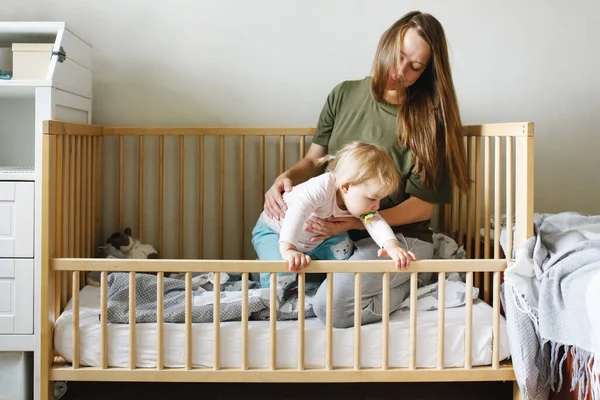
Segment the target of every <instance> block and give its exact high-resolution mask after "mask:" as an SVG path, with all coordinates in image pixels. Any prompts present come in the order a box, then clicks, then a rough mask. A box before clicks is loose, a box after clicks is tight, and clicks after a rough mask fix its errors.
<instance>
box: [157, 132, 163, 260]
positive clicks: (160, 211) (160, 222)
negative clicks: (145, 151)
mask: <svg viewBox="0 0 600 400" xmlns="http://www.w3.org/2000/svg"><path fill="white" fill-rule="evenodd" d="M164 170H165V137H164V136H162V135H161V136H159V137H158V254H160V255H161V257H164V253H163V203H164V198H163V196H164V191H163V190H164V180H165V179H164V173H165V171H164Z"/></svg>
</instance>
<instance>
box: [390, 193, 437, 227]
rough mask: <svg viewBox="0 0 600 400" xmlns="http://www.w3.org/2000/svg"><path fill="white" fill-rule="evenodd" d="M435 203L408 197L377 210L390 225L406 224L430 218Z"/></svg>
mask: <svg viewBox="0 0 600 400" xmlns="http://www.w3.org/2000/svg"><path fill="white" fill-rule="evenodd" d="M434 209H435V204H433V203H429V202H427V201H424V200H421V199H419V198H417V197H410V198H409V199H407V200H405V201H403V202H402V203H400V204H398V205H397V206H395V207H392V208H388V209H387V210H382V211H380V212H379V214H381V216H382V217H383V218H384V219H385V220H386V221H387V223H388V224H389V225H390V226H400V225H407V224H411V223H413V222H419V221H426V220H428V219H429V218H431V215H432V214H433V210H434Z"/></svg>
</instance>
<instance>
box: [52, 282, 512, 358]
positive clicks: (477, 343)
mask: <svg viewBox="0 0 600 400" xmlns="http://www.w3.org/2000/svg"><path fill="white" fill-rule="evenodd" d="M79 307H80V314H79V340H80V364H81V365H83V366H99V365H100V345H101V341H100V330H101V325H100V318H99V315H100V289H99V288H97V287H93V286H86V287H84V288H83V289H82V290H81V292H80V306H79ZM465 310H466V309H465V307H458V308H448V309H446V316H445V320H446V324H445V332H444V346H445V349H444V365H445V366H446V367H459V366H462V365H464V335H465ZM437 317H438V312H437V311H419V312H418V313H417V319H418V322H417V367H435V366H437ZM492 326H493V320H492V308H491V307H490V306H489V305H488V304H486V303H485V302H483V301H480V300H479V299H476V300H474V301H473V334H472V339H473V341H472V350H471V353H472V357H473V358H472V363H473V365H474V366H477V365H489V364H491V361H492ZM297 329H298V322H297V321H278V322H277V368H295V367H297V363H298V332H297ZM305 331H306V333H305V366H306V367H307V368H324V367H325V337H326V330H325V325H324V324H323V323H321V322H320V321H319V320H317V319H316V318H308V319H306V322H305ZM192 334H193V341H192V364H193V365H194V366H201V367H212V365H213V347H214V345H213V337H214V334H213V325H212V323H205V324H193V327H192ZM381 338H382V324H381V323H376V324H369V325H365V326H363V327H362V334H361V365H362V367H363V368H378V367H380V366H381ZM389 338H390V341H389V366H390V367H408V364H409V357H410V353H409V338H410V314H409V312H408V311H396V312H394V313H393V314H391V315H390V332H389ZM241 340H242V336H241V322H239V321H236V322H222V323H221V343H220V346H221V347H220V352H221V367H222V368H239V366H240V363H241ZM136 343H137V346H136V347H137V349H136V364H137V367H141V368H152V367H156V351H157V346H156V324H137V326H136ZM54 346H55V349H56V351H57V352H58V353H59V354H60V355H61V356H62V357H63V358H64V359H65V360H66V361H68V362H72V360H73V313H72V308H71V303H70V302H69V304H68V305H67V307H66V308H65V310H64V312H63V313H62V314H61V315H60V317H59V318H58V320H57V321H56V324H55V329H54ZM164 353H165V354H164V363H165V367H184V366H185V324H164ZM509 356H510V347H509V344H508V338H507V334H506V321H505V319H504V318H503V317H501V318H500V359H501V360H503V359H506V358H508V357H509ZM248 363H249V367H250V368H268V367H269V363H270V323H269V322H268V321H249V322H248ZM108 365H109V366H110V367H128V366H129V325H127V324H122V325H121V324H114V325H113V324H109V325H108ZM353 365H354V328H348V329H334V330H333V366H334V367H353Z"/></svg>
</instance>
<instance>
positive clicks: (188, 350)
mask: <svg viewBox="0 0 600 400" xmlns="http://www.w3.org/2000/svg"><path fill="white" fill-rule="evenodd" d="M185 369H187V370H190V369H192V273H191V272H186V273H185Z"/></svg>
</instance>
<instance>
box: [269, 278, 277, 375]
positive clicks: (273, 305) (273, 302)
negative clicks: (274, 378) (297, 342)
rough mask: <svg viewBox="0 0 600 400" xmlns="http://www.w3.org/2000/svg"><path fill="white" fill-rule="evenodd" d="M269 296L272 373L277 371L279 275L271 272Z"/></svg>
mask: <svg viewBox="0 0 600 400" xmlns="http://www.w3.org/2000/svg"><path fill="white" fill-rule="evenodd" d="M270 277H271V285H270V288H269V289H270V290H269V292H270V294H269V307H270V310H269V311H270V313H269V316H270V318H269V322H270V328H271V331H270V333H271V365H270V367H271V371H275V370H276V369H277V274H276V273H275V272H271V276H270Z"/></svg>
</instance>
